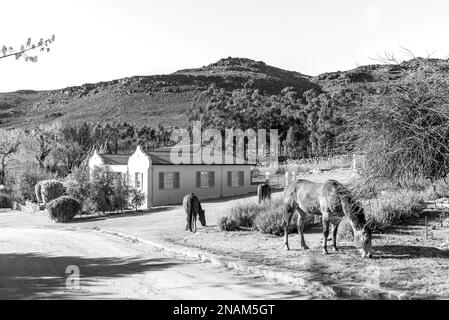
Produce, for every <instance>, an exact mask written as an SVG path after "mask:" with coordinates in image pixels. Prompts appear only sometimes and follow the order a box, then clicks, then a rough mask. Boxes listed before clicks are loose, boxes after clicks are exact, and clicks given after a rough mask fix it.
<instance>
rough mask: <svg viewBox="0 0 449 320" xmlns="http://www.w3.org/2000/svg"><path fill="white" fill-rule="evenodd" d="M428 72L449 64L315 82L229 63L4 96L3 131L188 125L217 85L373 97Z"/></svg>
mask: <svg viewBox="0 0 449 320" xmlns="http://www.w3.org/2000/svg"><path fill="white" fill-rule="evenodd" d="M423 68H426V70H427V72H429V73H439V74H443V75H444V76H446V75H448V72H449V62H448V60H439V59H422V58H416V59H412V60H409V61H406V62H403V63H401V64H399V65H388V64H387V65H382V64H377V65H367V66H361V67H358V68H356V69H353V70H348V71H338V72H330V73H324V74H321V75H318V76H316V77H310V76H307V75H303V74H300V73H298V72H294V71H287V70H282V69H279V68H275V67H272V66H268V65H266V64H265V63H263V62H260V61H253V60H250V59H243V58H226V59H221V60H220V61H218V62H216V63H213V64H210V65H208V66H204V67H201V68H198V69H186V70H180V71H177V72H175V73H173V74H169V75H155V76H136V77H130V78H124V79H120V80H113V81H107V82H99V83H95V84H85V85H82V86H78V87H69V88H65V89H61V90H52V91H31V90H26V91H25V90H23V91H17V92H12V93H0V126H2V127H32V126H35V125H36V124H40V123H47V122H51V121H54V120H55V119H60V120H61V121H70V122H81V121H91V122H97V121H101V122H104V121H119V122H123V121H126V122H128V123H131V124H135V125H145V124H146V125H151V126H155V125H157V124H159V123H160V124H162V125H163V126H166V127H167V126H186V125H187V118H188V113H189V110H191V108H192V101H193V99H194V97H195V95H196V94H197V93H198V92H200V91H202V90H204V89H206V88H207V87H209V86H210V85H211V84H212V83H215V84H216V85H217V86H218V87H220V88H224V89H226V90H233V89H236V88H242V87H244V86H250V87H252V88H257V89H259V90H261V92H263V93H265V94H267V95H271V94H278V93H280V91H281V90H282V89H283V88H285V87H294V88H295V89H296V90H297V91H298V93H300V94H302V93H303V92H304V91H306V90H309V89H316V90H318V91H327V92H338V91H340V90H342V89H345V88H352V89H357V90H361V91H362V92H364V94H365V95H368V96H369V95H374V94H376V91H377V89H378V88H380V87H382V86H385V85H388V84H391V83H394V82H397V81H400V80H401V79H403V78H404V77H406V76H408V75H410V74H412V73H414V72H416V71H418V70H421V69H423ZM200 103H201V102H200Z"/></svg>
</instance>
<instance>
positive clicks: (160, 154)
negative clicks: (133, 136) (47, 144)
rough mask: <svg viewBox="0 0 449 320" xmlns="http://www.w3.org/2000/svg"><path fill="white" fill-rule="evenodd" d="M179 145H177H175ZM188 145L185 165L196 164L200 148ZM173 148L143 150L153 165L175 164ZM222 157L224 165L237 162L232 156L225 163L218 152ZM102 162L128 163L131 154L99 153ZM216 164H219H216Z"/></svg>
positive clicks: (113, 163) (246, 162) (223, 155)
mask: <svg viewBox="0 0 449 320" xmlns="http://www.w3.org/2000/svg"><path fill="white" fill-rule="evenodd" d="M177 147H179V146H177ZM187 147H190V150H189V154H188V156H189V160H190V161H189V163H185V164H186V165H188V164H198V163H195V162H196V161H194V160H196V159H197V156H198V155H199V154H201V148H200V147H197V146H196V145H191V146H187ZM172 150H173V147H167V148H161V149H157V150H156V151H146V152H144V153H145V154H146V155H147V156H148V157H150V159H151V163H152V164H153V165H175V164H174V163H173V162H172V160H171V157H170V156H171V151H172ZM184 151H185V150H184ZM217 155H219V156H220V157H221V158H222V164H226V165H232V164H238V163H237V158H236V157H232V159H233V163H226V162H225V160H226V158H225V154H224V153H219V154H217ZM99 156H100V157H101V158H102V159H103V161H104V163H105V164H106V165H127V164H128V160H129V158H130V156H131V155H127V154H102V155H99ZM201 164H204V165H207V163H201ZM242 164H246V165H252V164H251V163H248V161H244V162H243V163H242ZM181 165H183V164H181ZM217 165H221V164H218V163H217Z"/></svg>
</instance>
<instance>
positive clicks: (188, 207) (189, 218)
mask: <svg viewBox="0 0 449 320" xmlns="http://www.w3.org/2000/svg"><path fill="white" fill-rule="evenodd" d="M192 213H193V194H192V193H190V194H189V196H188V198H187V201H186V214H187V228H188V229H189V230H192Z"/></svg>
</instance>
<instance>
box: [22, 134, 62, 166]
mask: <svg viewBox="0 0 449 320" xmlns="http://www.w3.org/2000/svg"><path fill="white" fill-rule="evenodd" d="M25 141H26V142H25V145H26V147H27V149H28V150H29V151H30V152H31V153H32V154H33V156H34V158H35V159H36V160H37V162H38V164H39V167H40V168H41V169H44V168H45V160H46V159H47V157H48V156H49V155H50V153H51V151H52V150H53V149H54V147H55V142H56V130H55V128H54V127H52V126H44V125H41V126H39V127H38V128H37V129H34V130H32V131H31V132H30V133H29V134H28V136H27V139H26V140H25Z"/></svg>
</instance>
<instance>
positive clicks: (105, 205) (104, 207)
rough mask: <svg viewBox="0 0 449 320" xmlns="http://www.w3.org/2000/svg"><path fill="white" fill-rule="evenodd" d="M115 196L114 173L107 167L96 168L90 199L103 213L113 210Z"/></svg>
mask: <svg viewBox="0 0 449 320" xmlns="http://www.w3.org/2000/svg"><path fill="white" fill-rule="evenodd" d="M113 195H114V172H112V171H111V169H110V168H109V167H107V166H105V167H96V168H95V169H94V170H93V171H92V179H91V183H90V196H89V198H90V199H91V200H92V201H93V202H94V203H95V204H96V207H97V209H98V210H100V211H101V212H103V213H105V212H106V211H109V210H112V208H113V206H112V196H113Z"/></svg>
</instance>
